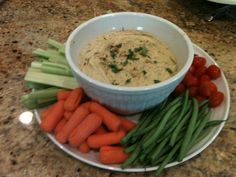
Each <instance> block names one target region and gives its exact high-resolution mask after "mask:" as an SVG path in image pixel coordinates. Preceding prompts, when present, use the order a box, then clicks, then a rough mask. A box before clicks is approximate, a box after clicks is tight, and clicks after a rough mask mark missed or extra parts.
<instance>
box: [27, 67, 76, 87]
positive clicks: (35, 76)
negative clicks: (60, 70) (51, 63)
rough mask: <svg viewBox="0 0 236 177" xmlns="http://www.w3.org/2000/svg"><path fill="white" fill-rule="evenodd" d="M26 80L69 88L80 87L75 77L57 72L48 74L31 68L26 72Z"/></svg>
mask: <svg viewBox="0 0 236 177" xmlns="http://www.w3.org/2000/svg"><path fill="white" fill-rule="evenodd" d="M25 80H26V81H30V82H35V83H40V84H46V85H52V86H56V87H61V88H68V89H74V88H76V87H79V83H78V82H77V81H76V79H75V78H73V77H68V76H59V75H55V74H48V73H42V72H36V71H31V70H28V72H27V73H26V75H25Z"/></svg>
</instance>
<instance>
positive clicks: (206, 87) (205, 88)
mask: <svg viewBox="0 0 236 177" xmlns="http://www.w3.org/2000/svg"><path fill="white" fill-rule="evenodd" d="M216 91H217V87H216V85H215V84H214V83H213V82H211V81H205V82H201V83H200V85H199V87H198V93H199V95H200V96H204V97H207V98H209V97H210V96H211V95H212V94H213V93H215V92H216Z"/></svg>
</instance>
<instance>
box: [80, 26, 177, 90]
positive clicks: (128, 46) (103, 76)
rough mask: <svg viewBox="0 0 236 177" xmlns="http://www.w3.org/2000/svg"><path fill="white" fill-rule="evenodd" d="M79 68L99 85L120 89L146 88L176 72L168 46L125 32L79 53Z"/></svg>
mask: <svg viewBox="0 0 236 177" xmlns="http://www.w3.org/2000/svg"><path fill="white" fill-rule="evenodd" d="M79 68H80V70H81V71H82V72H83V73H85V74H86V75H88V76H90V77H91V78H93V79H96V80H98V81H101V82H104V83H108V84H112V85H119V86H132V87H137V86H147V85H152V84H155V83H159V82H161V81H164V80H166V79H168V78H170V77H171V76H172V75H174V74H175V73H176V71H177V65H176V59H175V56H174V54H173V53H172V51H170V49H169V48H168V46H167V45H166V44H165V43H163V42H161V41H160V40H159V39H158V38H157V37H155V36H153V35H151V34H149V33H146V32H142V31H136V30H122V31H115V32H111V33H107V34H104V35H101V36H98V37H97V38H96V39H95V40H94V41H92V42H91V43H89V44H88V46H86V47H85V48H83V49H82V50H81V52H80V58H79Z"/></svg>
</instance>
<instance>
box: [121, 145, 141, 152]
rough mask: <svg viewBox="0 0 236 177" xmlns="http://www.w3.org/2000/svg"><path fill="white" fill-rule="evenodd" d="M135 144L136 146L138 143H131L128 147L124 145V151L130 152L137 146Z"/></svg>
mask: <svg viewBox="0 0 236 177" xmlns="http://www.w3.org/2000/svg"><path fill="white" fill-rule="evenodd" d="M137 146H138V143H135V144H132V145H130V146H129V147H126V148H125V150H124V151H125V153H131V152H133V151H134V150H135V149H136V148H137Z"/></svg>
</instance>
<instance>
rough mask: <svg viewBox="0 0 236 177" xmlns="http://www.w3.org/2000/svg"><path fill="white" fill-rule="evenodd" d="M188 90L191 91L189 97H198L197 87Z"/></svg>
mask: <svg viewBox="0 0 236 177" xmlns="http://www.w3.org/2000/svg"><path fill="white" fill-rule="evenodd" d="M188 90H189V96H191V97H195V96H196V95H197V87H196V86H195V87H190V88H188Z"/></svg>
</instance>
